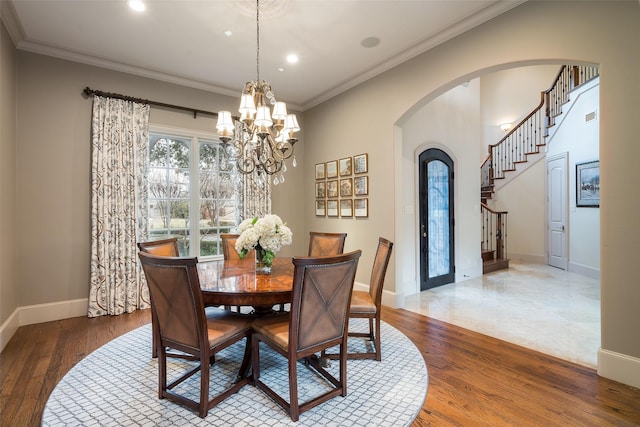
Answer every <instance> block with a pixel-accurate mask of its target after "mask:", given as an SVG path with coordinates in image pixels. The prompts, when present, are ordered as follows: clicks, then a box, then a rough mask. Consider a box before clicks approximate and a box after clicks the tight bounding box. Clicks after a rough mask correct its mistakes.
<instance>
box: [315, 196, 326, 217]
mask: <svg viewBox="0 0 640 427" xmlns="http://www.w3.org/2000/svg"><path fill="white" fill-rule="evenodd" d="M325 215H327V202H326V201H325V200H316V216H325Z"/></svg>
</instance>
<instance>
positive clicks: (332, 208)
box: [327, 200, 338, 216]
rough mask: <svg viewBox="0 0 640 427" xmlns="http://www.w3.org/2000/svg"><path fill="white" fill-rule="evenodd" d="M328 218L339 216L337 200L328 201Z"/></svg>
mask: <svg viewBox="0 0 640 427" xmlns="http://www.w3.org/2000/svg"><path fill="white" fill-rule="evenodd" d="M327 216H338V201H337V200H327Z"/></svg>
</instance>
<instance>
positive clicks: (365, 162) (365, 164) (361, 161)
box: [353, 153, 369, 174]
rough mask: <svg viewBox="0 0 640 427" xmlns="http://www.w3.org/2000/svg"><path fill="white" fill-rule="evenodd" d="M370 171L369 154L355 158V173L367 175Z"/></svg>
mask: <svg viewBox="0 0 640 427" xmlns="http://www.w3.org/2000/svg"><path fill="white" fill-rule="evenodd" d="M368 171H369V155H368V154H367V153H364V154H358V155H357V156H353V173H355V174H359V173H367V172H368Z"/></svg>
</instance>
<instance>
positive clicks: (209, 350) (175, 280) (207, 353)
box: [138, 251, 251, 418]
mask: <svg viewBox="0 0 640 427" xmlns="http://www.w3.org/2000/svg"><path fill="white" fill-rule="evenodd" d="M138 257H139V258H140V262H141V263H142V268H143V270H144V274H145V277H146V278H147V283H148V284H149V293H150V295H151V301H152V303H151V309H152V310H153V312H154V313H155V316H156V319H157V325H158V329H157V331H156V334H157V343H158V344H157V351H158V398H159V399H165V398H166V399H169V400H171V401H173V402H175V403H178V404H180V405H183V406H185V407H187V408H189V409H192V410H194V411H196V412H197V413H198V416H200V417H201V418H204V417H206V415H207V414H208V412H209V409H211V408H212V407H214V406H215V405H217V404H218V403H220V402H221V401H223V400H224V399H226V398H227V397H229V396H230V395H231V394H233V393H235V392H237V391H238V390H239V389H240V388H241V387H242V386H244V385H245V384H247V383H249V381H250V377H249V376H248V375H247V374H248V371H249V367H250V362H251V345H250V336H251V318H250V317H247V316H243V315H241V314H237V313H233V312H231V311H228V310H219V309H218V310H215V312H213V311H212V310H209V312H208V313H207V314H205V309H204V304H203V302H202V293H201V291H200V281H199V278H198V270H197V266H196V265H197V263H198V259H197V258H175V257H159V256H155V255H150V254H147V253H145V252H142V251H141V252H138ZM243 338H246V345H245V352H244V358H243V360H242V363H240V368H239V371H238V376H237V378H232V379H228V380H227V381H228V382H229V384H228V385H227V386H226V387H225V389H224V391H222V392H220V393H218V394H217V395H215V396H214V397H213V398H211V399H209V388H210V387H209V386H210V384H209V382H210V362H211V360H212V359H213V357H212V356H213V355H215V353H217V352H219V351H220V350H222V349H224V348H226V347H228V346H230V345H232V344H234V343H236V342H238V341H240V340H241V339H243ZM167 348H172V349H176V350H179V351H181V352H183V353H185V354H186V355H189V356H191V357H192V358H193V359H194V360H195V361H196V363H197V364H196V366H195V367H192V368H189V369H188V370H187V371H186V372H183V373H181V374H180V376H179V377H178V378H176V379H173V380H172V381H171V382H169V379H168V378H167V352H166V349H167ZM198 371H200V384H199V387H200V393H199V400H198V401H195V400H193V399H190V398H188V397H187V396H185V395H183V394H179V393H178V392H176V391H174V390H173V389H174V388H175V386H177V385H178V384H180V383H182V382H183V381H185V380H187V379H188V378H190V377H192V376H193V375H194V374H195V373H197V372H198Z"/></svg>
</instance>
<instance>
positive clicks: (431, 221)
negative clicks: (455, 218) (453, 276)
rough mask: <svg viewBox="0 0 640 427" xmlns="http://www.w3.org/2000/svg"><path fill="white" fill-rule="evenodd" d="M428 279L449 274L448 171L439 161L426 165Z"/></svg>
mask: <svg viewBox="0 0 640 427" xmlns="http://www.w3.org/2000/svg"><path fill="white" fill-rule="evenodd" d="M427 194H428V203H427V206H428V209H427V235H428V236H429V248H428V251H429V255H428V256H429V263H428V264H429V278H432V277H437V276H441V275H444V274H448V273H449V266H450V263H449V253H450V250H449V169H448V168H447V165H446V164H444V163H443V162H441V161H440V160H434V161H431V162H429V163H428V164H427Z"/></svg>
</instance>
